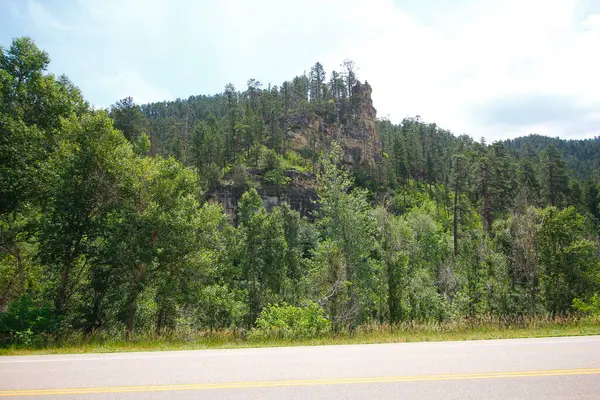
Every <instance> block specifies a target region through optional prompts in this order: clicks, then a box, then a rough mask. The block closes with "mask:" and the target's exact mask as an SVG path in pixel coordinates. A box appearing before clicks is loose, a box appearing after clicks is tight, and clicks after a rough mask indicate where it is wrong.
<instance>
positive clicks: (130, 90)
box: [98, 66, 172, 104]
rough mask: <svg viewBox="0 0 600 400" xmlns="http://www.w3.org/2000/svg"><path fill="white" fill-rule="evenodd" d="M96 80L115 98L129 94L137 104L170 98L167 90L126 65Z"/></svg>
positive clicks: (121, 97)
mask: <svg viewBox="0 0 600 400" xmlns="http://www.w3.org/2000/svg"><path fill="white" fill-rule="evenodd" d="M98 82H99V83H100V84H101V85H102V87H103V88H104V90H105V91H107V92H108V93H110V94H111V95H112V96H114V98H115V99H123V98H125V97H128V96H131V97H133V99H134V101H135V102H136V103H138V104H143V103H151V102H157V101H163V100H169V99H172V95H171V93H170V92H169V91H168V90H165V89H161V88H158V87H156V86H155V85H153V84H151V83H150V82H148V81H147V79H145V78H144V77H143V76H142V75H141V74H140V73H139V72H138V71H137V70H136V69H134V68H131V67H128V66H120V67H119V68H118V71H116V72H115V73H113V74H112V75H108V76H104V77H102V78H100V79H99V81H98Z"/></svg>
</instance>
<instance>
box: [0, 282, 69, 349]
mask: <svg viewBox="0 0 600 400" xmlns="http://www.w3.org/2000/svg"><path fill="white" fill-rule="evenodd" d="M59 326H60V320H59V319H58V318H57V317H56V316H55V315H54V313H53V312H52V310H51V309H50V307H48V306H39V305H37V304H35V302H34V301H33V299H32V298H31V296H29V295H27V294H25V295H23V296H21V298H19V299H18V300H16V301H14V302H12V303H10V304H9V306H8V309H7V310H6V311H5V312H2V313H0V343H2V342H4V343H7V342H8V343H14V344H20V345H25V346H29V345H32V344H33V342H34V339H36V336H38V335H40V334H43V333H51V332H54V331H56V330H57V329H58V328H59Z"/></svg>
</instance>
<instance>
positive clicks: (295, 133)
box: [209, 82, 382, 221]
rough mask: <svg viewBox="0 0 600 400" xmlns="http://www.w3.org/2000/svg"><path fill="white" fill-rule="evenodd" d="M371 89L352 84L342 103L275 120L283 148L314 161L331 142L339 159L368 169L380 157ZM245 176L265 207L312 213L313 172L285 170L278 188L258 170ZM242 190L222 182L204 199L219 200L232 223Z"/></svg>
mask: <svg viewBox="0 0 600 400" xmlns="http://www.w3.org/2000/svg"><path fill="white" fill-rule="evenodd" d="M371 93H372V89H371V86H370V85H369V84H368V83H367V82H365V83H364V84H362V83H360V82H357V84H356V85H355V86H354V88H353V89H352V94H351V96H350V99H348V100H347V101H344V102H340V103H338V104H335V103H329V104H326V105H323V107H321V108H317V109H316V110H315V112H314V113H310V114H309V113H304V114H297V115H292V116H288V117H286V118H285V120H283V121H280V123H281V125H282V126H283V127H284V130H285V131H286V133H287V138H288V143H289V147H288V149H290V150H295V151H297V152H298V153H300V154H303V155H304V156H305V157H313V159H314V160H315V161H316V154H318V153H319V152H320V151H325V152H326V151H327V150H328V149H329V148H330V146H331V144H332V142H334V141H335V142H337V143H339V144H340V146H341V147H342V149H343V150H344V163H345V164H346V165H347V166H348V167H350V166H354V165H360V166H361V167H362V168H364V169H365V170H366V171H371V172H374V171H375V168H376V167H377V163H378V162H379V161H380V159H381V154H382V143H381V140H380V139H379V135H378V132H377V130H376V123H375V120H376V117H377V110H375V108H374V107H373V100H372V99H371ZM251 176H252V181H253V182H254V186H255V187H256V189H257V191H258V193H259V194H260V195H261V197H262V199H263V204H264V206H265V208H267V209H268V210H270V209H271V208H272V207H273V206H277V205H279V204H281V203H282V202H287V203H288V204H289V205H290V206H291V207H292V208H293V209H295V210H296V211H298V212H299V213H300V215H301V216H303V217H308V218H311V217H312V216H313V212H314V211H315V206H316V204H315V201H316V200H317V198H318V197H317V193H316V190H315V187H316V177H315V175H314V174H310V173H298V172H296V171H286V176H287V177H288V178H290V184H289V185H286V186H284V187H277V186H274V185H272V184H270V183H269V182H266V181H265V180H264V179H263V176H262V173H261V171H253V173H252V174H251ZM243 192H244V189H243V188H236V187H233V186H231V184H230V185H222V186H220V187H219V188H217V189H216V190H215V191H214V192H213V193H211V194H210V195H209V198H210V199H211V200H212V201H215V202H220V203H221V204H222V205H223V208H224V209H225V211H226V212H227V213H228V214H229V215H230V216H231V217H232V220H233V221H235V215H236V211H237V204H238V202H239V200H240V198H241V196H242V194H243Z"/></svg>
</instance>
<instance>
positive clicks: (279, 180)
mask: <svg viewBox="0 0 600 400" xmlns="http://www.w3.org/2000/svg"><path fill="white" fill-rule="evenodd" d="M265 180H266V181H267V182H270V183H272V184H273V185H276V186H286V185H288V184H289V183H290V182H291V181H292V179H291V178H290V177H288V176H285V173H284V172H283V171H282V170H281V169H272V170H270V171H267V172H266V173H265Z"/></svg>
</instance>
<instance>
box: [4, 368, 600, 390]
mask: <svg viewBox="0 0 600 400" xmlns="http://www.w3.org/2000/svg"><path fill="white" fill-rule="evenodd" d="M598 374H600V368H580V369H556V370H541V371H509V372H481V373H470V374H437V375H405V376H381V377H367V378H329V379H306V380H281V381H256V382H219V383H197V384H187V385H185V384H178V385H152V386H114V387H91V388H65V389H60V388H57V389H22V390H4V391H0V397H16V396H52V395H63V394H98V393H133V392H167V391H176V390H214V389H249V388H268V387H285V386H323V385H352V384H366V383H397V382H425V381H449V380H468V379H503V378H504V379H506V378H523V377H545V376H569V375H598Z"/></svg>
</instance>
